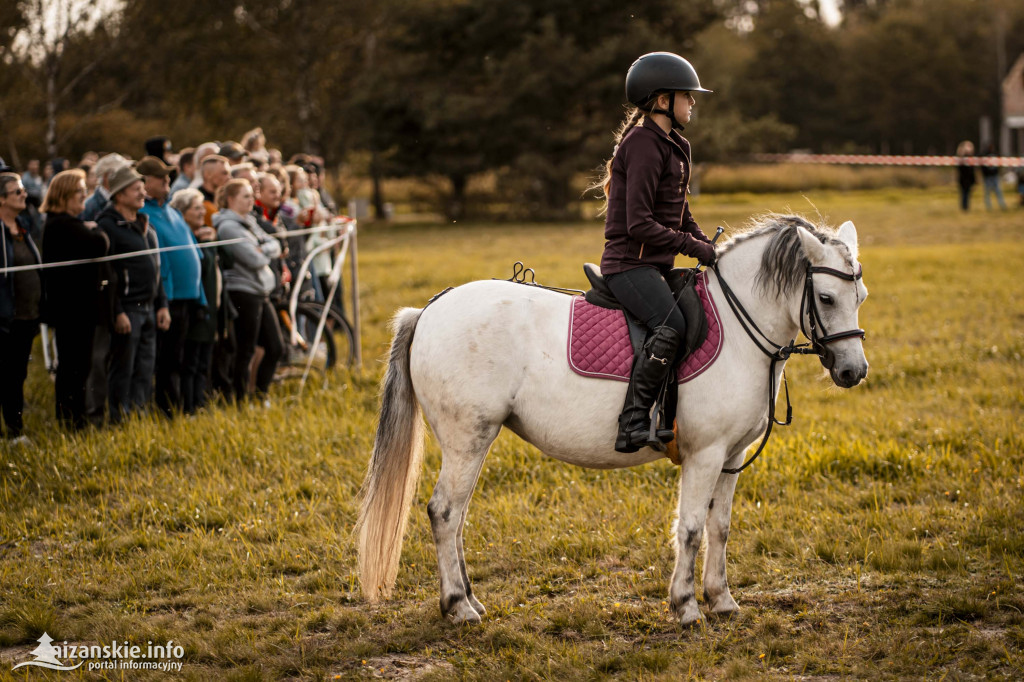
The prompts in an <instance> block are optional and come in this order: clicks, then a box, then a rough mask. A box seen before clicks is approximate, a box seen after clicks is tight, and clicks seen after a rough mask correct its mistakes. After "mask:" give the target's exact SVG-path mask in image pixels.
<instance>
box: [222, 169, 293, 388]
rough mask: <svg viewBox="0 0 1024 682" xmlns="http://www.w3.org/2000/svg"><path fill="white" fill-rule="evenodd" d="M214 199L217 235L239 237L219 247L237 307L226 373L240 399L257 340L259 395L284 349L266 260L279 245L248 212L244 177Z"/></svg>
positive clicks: (250, 195) (251, 201) (249, 194)
mask: <svg viewBox="0 0 1024 682" xmlns="http://www.w3.org/2000/svg"><path fill="white" fill-rule="evenodd" d="M217 204H218V205H219V206H220V207H221V210H220V211H219V212H218V213H217V215H216V216H214V221H213V222H214V227H216V228H217V236H218V237H219V238H220V239H221V240H224V241H227V240H232V239H242V240H243V241H241V242H238V243H235V244H230V245H228V246H225V247H224V250H225V251H226V252H228V253H229V254H230V255H231V261H232V263H231V265H230V266H229V267H226V268H225V269H224V288H225V289H227V291H228V294H229V295H230V297H231V302H232V304H234V306H235V308H237V309H238V318H237V319H236V320H235V335H236V337H237V340H238V352H237V354H236V356H235V360H234V370H233V377H232V378H233V386H234V393H235V399H236V400H237V401H239V402H241V401H242V400H243V399H245V398H246V397H247V396H248V394H249V378H250V371H249V366H250V363H251V362H252V359H253V355H254V354H255V351H256V345H257V344H259V345H260V346H262V347H263V349H264V351H265V352H264V355H263V358H262V360H261V361H260V363H259V366H258V369H257V371H256V391H257V393H258V394H259V396H260V398H264V399H265V397H266V394H267V390H268V389H269V387H270V381H271V379H273V377H274V370H275V369H276V368H277V361H278V360H279V359H280V357H281V354H282V353H283V352H284V341H283V340H282V338H281V329H280V327H279V326H278V323H277V313H276V312H275V311H274V307H273V306H272V305H271V304H270V293H271V292H272V291H273V290H274V273H273V271H272V270H271V269H270V267H269V266H270V262H271V260H272V259H274V258H280V256H281V245H280V243H279V242H278V241H277V239H275V238H274V237H271V236H270V235H268V234H266V233H265V232H264V231H263V230H262V229H261V228H260V226H259V225H258V224H257V223H256V219H255V217H254V216H253V215H252V209H253V205H254V199H253V192H252V185H250V184H249V182H248V181H247V180H242V179H240V178H238V179H234V180H231V181H229V182H228V183H227V184H226V185H224V187H223V188H221V190H220V191H219V192H218V193H217Z"/></svg>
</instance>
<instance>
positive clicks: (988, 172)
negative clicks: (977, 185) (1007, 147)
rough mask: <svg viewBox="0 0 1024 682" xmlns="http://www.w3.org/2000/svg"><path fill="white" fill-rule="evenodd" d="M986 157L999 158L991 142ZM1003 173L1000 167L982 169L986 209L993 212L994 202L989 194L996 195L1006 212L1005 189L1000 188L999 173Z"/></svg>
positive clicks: (1000, 205) (986, 148)
mask: <svg viewBox="0 0 1024 682" xmlns="http://www.w3.org/2000/svg"><path fill="white" fill-rule="evenodd" d="M985 156H988V157H994V158H998V157H999V155H998V154H996V146H995V145H994V144H992V143H991V142H990V143H989V144H988V145H987V146H986V147H985ZM1000 171H1002V168H1001V167H1000V166H982V167H981V181H982V182H983V183H984V186H985V209H986V210H989V211H991V210H992V201H991V200H990V199H989V197H988V195H989V194H995V195H996V200H997V201H998V202H999V208H1001V209H1003V210H1004V211H1005V210H1006V202H1005V201H1004V200H1003V188H1002V187H1001V186H1000V178H999V173H1000Z"/></svg>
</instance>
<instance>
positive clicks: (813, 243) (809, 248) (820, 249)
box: [796, 225, 825, 264]
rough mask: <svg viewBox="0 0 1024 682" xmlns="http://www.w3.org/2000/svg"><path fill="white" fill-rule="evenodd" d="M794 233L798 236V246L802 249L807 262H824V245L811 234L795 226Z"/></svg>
mask: <svg viewBox="0 0 1024 682" xmlns="http://www.w3.org/2000/svg"><path fill="white" fill-rule="evenodd" d="M796 233H797V234H798V235H800V244H801V245H802V246H803V247H804V253H805V254H806V255H807V260H809V261H811V263H812V264H815V263H821V262H823V261H824V260H825V245H824V244H822V243H821V241H820V240H819V239H818V238H817V237H815V236H814V235H813V234H811V233H810V232H808V231H807V230H805V229H804V228H802V227H800V226H799V225H797V227H796Z"/></svg>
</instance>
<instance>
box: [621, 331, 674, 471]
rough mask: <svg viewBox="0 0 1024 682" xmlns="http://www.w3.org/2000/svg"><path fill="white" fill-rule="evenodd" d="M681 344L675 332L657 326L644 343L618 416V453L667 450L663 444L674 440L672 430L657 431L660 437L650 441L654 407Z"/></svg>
mask: <svg viewBox="0 0 1024 682" xmlns="http://www.w3.org/2000/svg"><path fill="white" fill-rule="evenodd" d="M679 341H680V339H679V334H678V332H676V330H675V329H672V327H658V328H657V329H655V330H654V334H653V335H652V336H651V338H650V339H648V341H647V343H646V344H644V348H643V352H642V353H641V354H640V357H639V358H637V361H636V364H635V365H634V366H633V374H632V376H630V378H629V388H628V389H627V390H626V403H625V405H623V407H622V414H620V415H619V435H618V437H617V438H616V439H615V450H616V451H618V452H636V451H637V450H639V449H640V448H645V447H652V448H655V449H656V450H664V448H665V446H664V443H667V442H669V441H671V440H672V431H671V429H658V433H657V438H655V439H653V440H652V439H651V408H652V407H653V406H654V401H655V400H657V398H658V393H659V392H660V391H661V385H662V382H663V381H664V380H665V375H666V374H668V372H669V370H670V369H671V368H672V363H673V361H674V360H675V357H676V350H677V349H678V348H679Z"/></svg>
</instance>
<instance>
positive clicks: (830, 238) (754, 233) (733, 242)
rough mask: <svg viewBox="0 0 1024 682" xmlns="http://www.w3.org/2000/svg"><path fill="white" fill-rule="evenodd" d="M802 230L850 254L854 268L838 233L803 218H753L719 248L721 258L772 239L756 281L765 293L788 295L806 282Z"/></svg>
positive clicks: (766, 215)
mask: <svg viewBox="0 0 1024 682" xmlns="http://www.w3.org/2000/svg"><path fill="white" fill-rule="evenodd" d="M797 227H802V228H804V229H805V230H807V231H808V232H810V233H811V234H813V235H814V236H815V237H817V238H818V239H819V240H820V241H821V243H822V244H831V245H834V246H836V247H838V248H839V249H840V251H842V252H843V253H844V254H846V257H847V260H849V261H850V265H851V266H852V264H853V261H852V258H850V256H849V249H848V248H847V247H846V245H845V244H843V243H842V242H841V241H839V239H837V238H836V233H835V230H834V229H833V228H831V227H828V226H825V225H815V224H814V223H812V222H810V221H809V220H807V219H806V218H804V217H803V216H798V215H783V214H781V213H763V214H761V215H758V216H754V217H753V218H751V219H750V221H749V222H748V223H747V225H746V226H744V228H743V230H742V231H741V232H740V233H739V234H737V235H736V236H735V237H733V238H732V239H730V240H729V241H728V242H726V243H725V244H723V245H722V248H721V249H719V255H720V256H724V255H725V254H727V253H729V252H730V251H732V250H733V249H734V248H736V246H738V245H740V244H743V243H745V242H748V241H750V240H752V239H757V238H758V237H763V236H768V238H769V241H768V246H767V247H766V248H765V250H764V253H763V254H762V255H761V267H760V268H758V271H757V276H756V277H755V279H754V282H755V284H756V286H757V287H758V288H759V289H760V290H761V291H762V293H765V294H767V293H774V295H775V296H779V295H781V294H782V293H783V292H788V291H790V290H792V289H794V288H796V287H797V286H799V285H801V284H802V283H803V278H804V274H805V273H806V271H807V266H808V265H809V262H808V260H807V256H806V255H805V254H804V250H803V246H802V245H801V243H800V236H799V234H797V231H796V228H797Z"/></svg>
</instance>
